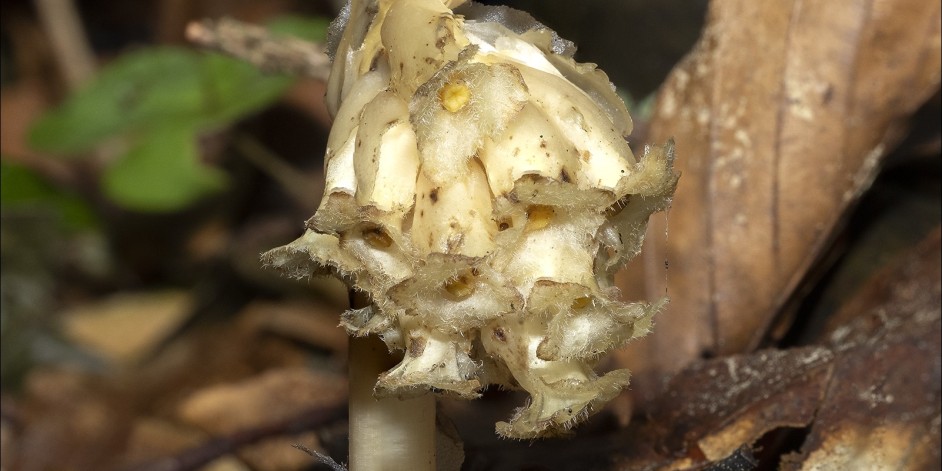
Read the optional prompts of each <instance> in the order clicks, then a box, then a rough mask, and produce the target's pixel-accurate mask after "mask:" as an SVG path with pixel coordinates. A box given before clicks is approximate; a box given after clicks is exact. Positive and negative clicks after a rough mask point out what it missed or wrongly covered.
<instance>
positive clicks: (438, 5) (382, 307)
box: [264, 0, 677, 438]
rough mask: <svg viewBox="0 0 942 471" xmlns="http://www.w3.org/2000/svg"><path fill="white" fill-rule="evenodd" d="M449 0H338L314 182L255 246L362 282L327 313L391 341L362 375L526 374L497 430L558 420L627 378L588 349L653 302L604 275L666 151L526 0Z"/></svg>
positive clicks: (647, 205)
mask: <svg viewBox="0 0 942 471" xmlns="http://www.w3.org/2000/svg"><path fill="white" fill-rule="evenodd" d="M460 3H463V2H461V1H451V2H448V1H444V2H443V1H442V0H383V1H355V2H353V3H352V5H351V6H350V8H349V10H348V11H347V16H346V18H345V19H344V22H343V23H342V25H343V29H342V34H340V35H337V36H336V38H337V39H339V41H338V42H337V44H336V52H335V57H334V61H335V63H334V66H333V67H334V68H333V71H332V75H331V78H330V82H329V84H328V95H327V100H328V106H329V107H330V110H331V112H332V113H333V114H334V119H335V121H334V125H333V128H332V129H331V133H330V138H329V142H328V147H327V153H326V161H327V163H326V166H327V171H326V174H327V185H326V191H325V193H324V198H323V201H322V203H321V206H320V209H319V210H318V211H317V213H316V214H315V215H314V217H313V218H311V220H310V221H308V224H307V232H306V233H305V234H304V236H302V237H301V238H300V239H298V240H296V241H295V242H292V243H291V244H288V245H287V246H284V247H280V248H277V249H275V250H272V251H270V252H268V253H267V254H265V255H264V259H265V261H266V262H267V263H268V264H270V265H272V266H275V267H279V268H281V269H283V270H285V271H287V273H289V274H291V275H292V276H297V277H304V276H310V275H312V274H317V273H333V274H336V275H338V276H341V277H342V278H344V279H346V280H349V281H350V282H351V284H352V285H353V286H354V287H355V288H356V289H359V290H362V291H365V292H367V293H368V294H369V295H370V297H371V298H372V301H373V305H372V306H371V307H369V308H366V309H360V310H354V311H349V312H347V313H345V314H344V315H343V318H342V325H344V327H346V329H347V330H348V331H349V332H350V333H351V334H352V335H357V336H361V335H370V334H375V335H379V336H381V337H382V338H383V339H384V340H385V341H386V343H387V345H388V346H389V347H390V348H391V349H400V350H403V351H404V358H403V360H402V362H401V363H400V364H399V365H398V366H396V367H395V368H393V369H392V370H390V371H388V372H386V373H385V374H383V375H381V376H380V378H379V380H378V382H377V385H376V389H375V392H376V394H378V395H409V394H415V393H424V392H426V391H429V390H432V391H437V392H445V393H451V394H454V395H458V396H461V397H466V398H472V397H475V396H477V395H478V394H479V391H480V389H481V388H482V387H484V386H487V385H488V384H494V383H497V384H501V385H503V386H506V387H512V388H522V389H524V390H526V391H527V392H528V393H529V394H530V396H531V399H530V401H529V403H528V405H527V406H526V407H524V408H521V409H520V410H518V411H517V412H516V414H515V415H514V417H513V419H512V420H511V421H510V422H509V423H504V422H501V423H499V424H498V425H497V431H498V433H500V434H501V435H504V436H508V437H517V438H532V437H538V436H545V435H553V434H559V433H562V432H564V431H565V430H567V429H568V428H569V427H570V426H571V425H573V424H574V423H576V422H578V421H580V420H583V419H584V418H585V417H588V415H590V414H591V413H592V412H593V411H595V410H597V409H598V408H599V406H601V405H602V404H604V403H605V402H607V401H608V400H610V399H611V398H613V397H614V396H615V395H617V394H618V393H619V392H620V391H621V390H622V389H623V388H624V387H625V386H626V385H627V383H628V372H627V371H625V370H618V371H613V372H610V373H608V374H606V375H604V376H601V377H600V376H598V375H597V374H596V373H595V372H594V371H593V369H592V367H591V364H592V363H593V361H594V360H595V359H597V358H598V357H599V356H600V355H602V354H604V353H606V352H608V351H610V350H611V349H613V348H616V347H619V346H621V345H623V344H624V343H626V342H628V341H629V340H631V339H633V338H636V337H639V336H642V335H644V334H645V333H647V331H648V330H649V329H650V327H651V317H652V315H653V314H654V313H655V312H656V311H657V310H658V309H659V308H660V307H661V306H662V305H663V303H664V301H663V300H661V301H658V302H656V303H653V304H647V303H623V302H620V301H618V300H616V292H615V288H614V287H613V286H612V277H613V275H614V272H615V271H616V270H617V269H618V268H619V267H621V266H623V265H624V263H625V262H626V261H628V260H629V259H630V258H632V257H633V256H635V255H636V254H637V253H638V251H639V250H640V246H641V242H642V238H643V235H644V229H645V225H646V223H647V219H648V217H649V216H650V214H651V213H652V212H654V211H659V210H662V209H664V208H666V207H667V205H668V204H669V200H670V197H671V195H672V194H673V190H674V187H675V185H676V182H677V177H676V176H675V174H674V173H673V171H672V155H671V153H672V150H671V148H670V145H669V144H668V145H667V146H665V147H663V148H647V149H645V151H644V153H643V155H642V156H641V158H640V159H636V158H635V157H634V156H633V154H632V152H631V149H629V147H628V144H627V142H626V141H625V136H626V135H627V134H628V133H629V132H630V131H631V118H630V117H629V116H628V112H627V110H626V109H625V107H624V105H623V103H622V102H621V100H620V99H619V97H618V96H617V95H616V94H615V92H614V90H613V88H612V86H611V84H610V83H609V81H608V78H607V77H606V75H605V74H604V73H603V72H601V71H600V70H598V69H596V68H595V66H594V65H592V64H579V63H576V62H575V61H573V60H572V58H571V54H572V49H573V48H572V46H571V44H569V43H567V42H565V41H563V40H561V39H559V38H558V37H557V36H556V35H555V33H553V32H552V31H550V30H548V29H547V28H545V27H543V26H542V25H539V24H538V23H536V22H535V21H533V20H532V19H531V18H530V17H529V16H527V15H526V14H523V13H520V12H517V11H514V10H510V9H508V8H504V7H500V8H495V7H483V6H479V5H463V6H460V7H459V8H458V9H457V10H456V11H452V8H455V7H457V6H458V5H457V4H460ZM335 29H336V30H337V31H335V34H337V33H338V31H340V27H335Z"/></svg>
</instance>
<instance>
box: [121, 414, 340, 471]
mask: <svg viewBox="0 0 942 471" xmlns="http://www.w3.org/2000/svg"><path fill="white" fill-rule="evenodd" d="M345 415H346V408H345V407H331V408H317V409H310V410H308V411H306V412H303V413H301V414H299V415H298V416H296V417H292V418H291V419H289V420H285V421H282V422H275V423H273V424H265V425H261V426H258V427H256V428H252V429H248V430H241V431H239V432H236V433H233V434H231V435H227V436H224V437H218V438H214V439H212V440H209V441H207V442H205V443H203V444H201V445H198V446H196V447H194V448H190V449H188V450H185V451H183V452H182V453H180V454H177V455H175V456H169V457H166V458H161V459H159V460H157V461H152V462H150V463H145V464H143V465H138V466H134V467H130V468H126V470H125V471H191V470H195V469H198V468H200V467H201V466H204V465H206V464H208V463H209V462H211V461H213V460H215V459H217V458H219V457H220V456H223V455H227V454H229V453H233V452H235V451H237V450H239V449H240V448H242V447H244V446H246V445H251V444H253V443H255V442H258V441H260V440H263V439H265V438H270V437H275V436H279V435H290V434H295V433H300V432H305V431H308V430H312V429H315V428H317V427H320V426H323V425H325V424H327V423H330V422H332V421H334V420H338V419H341V418H343V417H344V416H345ZM328 464H329V463H328Z"/></svg>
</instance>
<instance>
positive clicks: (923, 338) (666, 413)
mask: <svg viewBox="0 0 942 471" xmlns="http://www.w3.org/2000/svg"><path fill="white" fill-rule="evenodd" d="M940 234H942V233H940V231H939V230H936V231H934V232H933V234H932V235H931V236H930V237H929V238H928V239H927V240H926V241H925V242H924V243H923V244H921V245H920V246H919V247H917V248H916V249H915V250H913V251H911V252H910V253H909V254H907V255H906V256H905V257H901V259H899V260H898V261H897V262H896V263H894V264H893V265H890V266H889V267H887V268H886V269H885V270H883V271H882V272H881V273H879V274H878V275H877V276H876V277H875V278H874V279H873V281H872V282H871V283H869V284H868V285H867V287H865V288H864V289H862V290H861V291H860V292H859V293H858V294H857V295H856V296H855V297H854V299H852V300H850V301H849V302H848V304H847V307H846V308H845V311H846V310H850V309H853V310H855V311H856V315H854V316H851V315H849V314H848V315H845V316H844V319H847V323H846V324H844V325H841V326H839V327H837V328H835V329H833V331H831V333H830V335H829V337H828V341H827V343H828V345H827V347H824V346H821V347H803V348H796V349H791V350H784V351H781V350H779V351H776V350H768V351H762V352H757V353H754V354H751V355H737V356H732V357H727V358H722V359H715V360H708V361H702V362H698V363H695V364H693V365H691V366H690V367H688V368H686V369H685V370H683V371H682V372H681V373H680V374H678V375H677V376H676V377H675V378H674V379H673V380H672V381H671V382H670V384H669V386H668V388H667V390H666V393H665V394H662V395H661V396H660V397H659V399H658V400H656V401H655V402H654V407H653V409H652V413H651V415H650V417H649V419H648V420H647V421H645V422H644V423H640V424H632V426H630V427H629V428H628V430H627V431H626V434H627V435H629V436H630V437H631V439H630V440H631V441H629V442H628V447H627V448H626V451H625V454H624V456H623V458H622V460H621V461H620V462H619V466H620V469H690V468H695V469H699V468H702V467H705V466H707V465H710V464H715V463H718V462H720V461H722V460H724V459H726V458H727V457H730V456H733V455H734V454H735V453H737V452H738V451H740V450H743V449H744V448H743V447H745V449H746V450H748V449H749V448H750V447H752V446H754V444H755V443H756V441H757V440H758V439H759V438H760V437H762V436H763V435H764V434H765V433H767V432H769V431H772V430H775V429H778V428H781V427H791V428H803V427H808V429H809V433H808V436H807V438H806V439H805V441H804V443H803V445H802V448H801V451H800V453H794V454H790V455H787V456H786V457H785V458H784V459H783V461H782V463H781V464H782V466H783V469H786V470H799V469H800V470H808V469H901V470H922V469H938V467H939V465H940V464H942V457H940V447H939V438H940V434H939V424H940V420H942V413H940V404H942V402H940V400H942V243H940V242H942V239H940Z"/></svg>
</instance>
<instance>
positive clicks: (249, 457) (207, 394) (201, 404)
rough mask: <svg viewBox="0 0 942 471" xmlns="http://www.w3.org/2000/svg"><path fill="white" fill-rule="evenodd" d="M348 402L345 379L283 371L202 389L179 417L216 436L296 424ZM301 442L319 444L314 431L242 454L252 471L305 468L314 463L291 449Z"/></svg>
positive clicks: (275, 440) (247, 449)
mask: <svg viewBox="0 0 942 471" xmlns="http://www.w3.org/2000/svg"><path fill="white" fill-rule="evenodd" d="M346 398H347V385H346V380H345V379H344V378H343V377H341V376H338V375H331V374H326V373H318V372H315V371H311V370H309V369H306V368H283V369H276V370H272V371H269V372H267V373H264V374H262V375H259V376H257V377H254V378H249V379H246V380H244V381H242V382H239V383H235V384H227V385H220V386H214V387H209V388H206V389H203V390H200V391H197V392H196V393H194V394H193V395H192V396H191V397H190V398H189V399H187V400H185V401H184V402H183V403H182V404H181V405H180V406H179V408H178V415H179V417H180V418H181V419H182V420H183V421H184V422H186V423H189V424H193V425H197V426H199V427H201V428H203V429H204V430H206V431H208V432H210V433H212V434H214V435H227V434H233V433H236V432H239V431H242V430H248V429H253V428H259V427H263V426H266V425H270V424H275V423H279V422H284V421H286V420H291V419H293V418H295V417H299V416H301V415H302V414H303V413H305V412H307V411H309V410H311V409H312V408H318V407H323V408H330V407H338V406H340V407H342V405H343V404H344V402H345V401H346ZM298 442H300V443H304V444H305V445H307V446H311V447H312V448H316V447H317V446H318V445H317V444H318V443H319V442H318V440H317V435H316V434H315V433H305V434H302V435H300V436H297V437H282V438H272V439H268V440H265V441H262V442H259V443H257V444H254V445H250V446H248V447H245V448H243V449H242V450H240V451H239V456H240V457H242V458H243V459H244V460H245V461H246V462H247V463H248V464H249V465H251V466H252V468H253V469H259V470H280V469H301V468H303V467H304V466H305V465H307V464H309V459H308V457H306V456H305V455H304V454H302V453H297V450H295V449H294V448H292V447H291V444H292V443H298Z"/></svg>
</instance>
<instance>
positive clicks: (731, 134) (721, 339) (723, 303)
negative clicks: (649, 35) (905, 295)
mask: <svg viewBox="0 0 942 471" xmlns="http://www.w3.org/2000/svg"><path fill="white" fill-rule="evenodd" d="M939 23H940V5H939V3H938V2H926V1H923V0H885V1H876V2H874V1H862V0H856V1H846V2H802V1H800V0H792V1H778V2H755V1H750V0H718V1H714V2H712V4H711V7H710V13H709V18H708V24H707V26H706V28H705V31H704V34H703V37H702V38H701V40H700V42H699V43H698V45H697V46H696V48H695V50H694V51H693V52H692V53H691V54H690V55H689V56H688V57H687V58H686V59H685V60H684V61H683V62H682V63H681V64H680V65H679V66H678V67H677V68H676V69H675V70H674V71H673V72H672V74H671V76H670V77H669V79H668V81H667V82H666V84H665V86H664V87H663V88H662V90H661V92H660V94H659V96H658V105H657V107H656V110H655V113H654V117H653V121H652V123H651V131H650V140H651V142H663V141H665V140H666V139H667V138H669V137H671V136H674V138H675V139H676V144H677V147H676V150H677V156H678V158H677V162H678V167H679V168H680V170H681V172H682V177H681V179H680V184H679V186H678V188H677V193H676V197H675V198H674V202H673V207H672V209H671V211H670V213H669V220H670V236H669V238H666V237H665V236H664V234H665V232H666V230H667V229H666V223H665V220H664V218H663V217H661V218H656V219H655V220H654V221H653V223H652V224H651V227H650V228H649V233H648V234H649V236H648V238H647V242H646V248H645V255H644V257H645V258H644V260H645V263H644V265H645V266H646V267H647V273H646V274H645V275H644V276H645V280H644V281H643V282H641V281H638V282H631V281H627V282H625V283H622V285H623V288H624V289H625V291H626V292H627V293H628V294H629V295H632V296H635V295H637V297H651V296H660V295H662V294H663V293H664V292H665V290H666V292H667V294H668V295H670V296H671V298H672V301H671V304H670V306H669V307H668V309H667V310H666V311H665V312H664V313H662V314H660V315H659V318H658V320H657V326H656V328H655V330H654V333H653V334H652V335H651V336H649V337H648V338H647V339H646V340H645V341H644V342H640V343H638V344H637V346H635V347H633V349H632V350H630V351H629V352H627V353H625V354H624V357H626V358H623V359H622V361H626V362H627V363H628V364H629V365H628V366H630V367H633V368H634V369H636V370H638V371H639V372H640V373H644V372H645V371H653V372H664V371H667V372H673V371H677V370H678V369H679V368H680V367H682V366H683V365H685V364H687V363H689V362H690V361H691V360H692V359H694V358H697V357H698V356H700V355H702V354H708V355H728V354H732V353H737V352H743V351H747V350H750V349H753V348H755V347H756V346H757V345H758V343H759V341H760V340H761V338H762V336H763V334H764V333H765V331H766V329H767V327H768V325H769V324H770V322H771V321H772V318H773V317H774V315H775V313H776V310H777V308H779V307H780V306H781V304H782V303H783V301H784V300H785V299H786V298H787V297H788V296H789V295H790V293H791V292H792V290H793V289H794V287H795V286H796V285H797V284H798V282H799V281H800V280H801V278H802V277H803V276H804V275H805V273H806V271H807V270H808V267H809V266H810V265H811V264H812V263H813V262H814V260H815V259H816V257H817V256H818V255H819V252H820V250H821V248H822V247H823V246H824V245H825V244H826V243H827V241H828V239H829V236H830V235H831V234H832V232H833V229H834V228H835V226H836V225H837V224H838V223H839V221H840V219H841V217H842V215H843V214H844V213H845V212H846V210H847V209H848V207H849V206H850V205H851V204H852V203H853V201H855V200H856V199H857V197H858V196H859V195H860V194H861V192H862V191H863V190H864V189H866V188H867V187H868V185H869V183H870V182H871V181H872V179H873V177H874V174H875V173H876V171H877V169H878V167H879V163H880V159H881V157H882V156H883V155H885V154H886V152H887V150H888V149H889V148H890V147H891V146H893V145H894V144H895V143H897V142H898V139H899V138H900V136H901V135H902V133H903V131H904V130H905V125H906V120H907V117H908V116H910V115H911V114H912V113H913V111H914V110H916V109H917V108H918V107H919V106H920V104H922V103H923V102H924V101H925V100H926V99H927V98H928V97H930V96H931V95H932V94H933V93H934V92H935V91H936V90H937V89H938V88H939V81H940V72H939V69H940V26H939ZM665 259H666V260H669V262H670V270H669V271H668V272H667V274H666V276H665V273H664V269H663V264H664V260H665ZM638 286H644V287H645V288H644V289H646V291H647V294H644V293H639V292H638V288H637V287H638ZM628 357H630V358H628ZM642 383H643V382H642ZM638 385H640V386H641V387H644V385H643V384H639V383H636V386H638Z"/></svg>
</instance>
